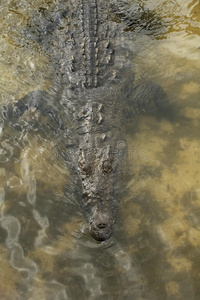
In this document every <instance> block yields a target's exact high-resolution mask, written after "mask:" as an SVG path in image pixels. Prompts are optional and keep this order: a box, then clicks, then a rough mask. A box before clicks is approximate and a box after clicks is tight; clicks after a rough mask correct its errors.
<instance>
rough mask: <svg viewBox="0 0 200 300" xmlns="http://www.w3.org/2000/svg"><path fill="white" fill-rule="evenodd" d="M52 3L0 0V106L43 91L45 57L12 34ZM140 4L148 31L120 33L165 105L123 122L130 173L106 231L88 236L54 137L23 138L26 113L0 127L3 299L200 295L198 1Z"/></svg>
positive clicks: (0, 277)
mask: <svg viewBox="0 0 200 300" xmlns="http://www.w3.org/2000/svg"><path fill="white" fill-rule="evenodd" d="M56 2H58V1H41V0H37V1H34V3H32V2H31V1H23V0H20V1H11V0H7V1H1V7H0V10H1V14H0V21H1V22H0V24H1V39H0V72H1V80H0V89H1V95H0V101H1V104H2V105H7V104H8V103H11V102H15V101H17V100H18V99H20V98H21V97H23V96H24V95H26V94H27V93H28V92H30V91H34V90H38V89H39V90H48V88H49V87H50V85H51V76H50V67H49V64H48V62H49V57H48V54H47V55H45V54H44V52H41V51H40V49H39V47H38V49H37V48H33V49H32V50H30V48H27V47H24V46H23V45H20V43H19V42H18V40H19V38H20V34H21V32H22V31H23V29H24V28H25V26H26V25H27V22H28V20H29V19H30V17H31V16H32V14H33V11H34V10H36V9H39V8H40V9H41V8H48V7H53V6H54V5H55V3H56ZM132 2H133V1H129V6H130V8H129V9H130V11H131V10H133V9H134V5H133V3H132ZM139 4H141V5H144V6H145V9H146V11H149V10H150V11H152V15H151V17H150V19H149V20H148V21H147V24H148V26H146V27H145V26H143V25H141V24H140V25H138V26H137V24H136V25H135V24H134V26H132V25H131V26H132V27H131V26H130V28H129V30H132V32H133V34H135V35H136V37H137V39H136V40H137V43H136V45H135V49H134V53H135V57H134V65H135V69H136V73H137V74H139V73H140V72H141V71H142V72H144V73H146V74H147V76H149V78H151V79H152V80H154V81H156V82H157V83H158V84H160V85H161V86H162V87H163V88H164V90H165V91H166V93H167V95H168V98H169V102H170V104H171V105H172V108H173V111H172V113H171V114H170V115H169V114H166V115H164V116H163V115H162V116H161V115H160V114H159V113H157V114H156V113H153V114H147V113H143V114H142V115H141V116H139V117H137V119H134V120H129V126H128V130H127V141H128V149H129V150H128V155H127V159H128V165H129V168H128V169H127V174H128V178H127V180H126V186H125V192H124V195H122V199H121V202H120V205H119V216H118V219H117V223H116V232H115V234H114V236H113V237H112V238H111V239H110V240H109V241H107V242H104V243H96V242H95V241H94V240H93V239H92V238H91V237H90V235H89V233H88V230H87V224H86V222H85V220H84V218H83V216H82V214H81V209H80V207H79V204H78V200H77V197H76V194H75V193H74V191H73V188H72V186H71V178H70V174H69V170H68V169H67V168H66V167H65V163H64V161H63V158H62V157H61V156H60V155H59V152H58V150H57V149H59V147H61V150H62V146H61V145H60V144H59V139H58V140H55V139H54V138H53V137H52V138H51V132H50V131H45V132H41V133H40V134H38V133H37V128H35V130H34V129H33V130H32V131H31V132H29V133H26V130H25V128H27V126H30V124H31V118H33V117H34V116H35V115H34V113H33V116H32V115H31V114H28V116H25V117H23V118H22V120H20V121H19V125H21V126H22V128H24V130H22V131H19V132H18V134H17V133H16V131H14V130H13V128H12V126H10V127H9V126H7V128H6V129H4V132H3V133H2V132H1V150H0V151H1V153H0V162H1V165H0V222H1V227H0V242H1V243H0V262H1V272H0V298H1V299H2V300H11V299H12V300H24V299H26V300H27V299H29V300H37V299H40V300H41V299H42V300H46V299H48V300H51V299H52V300H53V299H55V300H61V299H70V300H71V299H72V300H73V299H75V300H78V299H81V300H84V299H91V300H92V299H95V300H100V299H108V300H112V299H119V300H122V299H124V300H125V299H126V300H129V299H130V300H132V299H138V300H141V299H144V300H147V299H148V300H151V299H152V300H156V299H158V300H160V299H168V300H179V299H180V300H184V299H190V300H192V299H199V298H200V288H199V280H200V266H199V256H200V252H199V246H200V233H199V230H200V173H199V172H200V171H199V170H200V140H199V129H200V128H199V127H200V104H199V95H200V84H199V82H200V72H199V69H200V63H199V60H200V29H199V25H200V24H199V22H200V4H199V2H198V1H189V0H184V1H183V0H182V1H179V0H176V1H164V0H152V1H141V2H138V5H139ZM155 16H156V17H155ZM120 17H123V16H120ZM118 21H119V20H118ZM131 24H132V23H131ZM142 24H144V23H142ZM49 137H50V138H49ZM60 140H61V138H60Z"/></svg>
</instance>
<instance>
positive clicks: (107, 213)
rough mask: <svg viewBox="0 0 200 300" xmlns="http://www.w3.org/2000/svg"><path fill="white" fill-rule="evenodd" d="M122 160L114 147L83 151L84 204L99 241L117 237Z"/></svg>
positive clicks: (81, 162)
mask: <svg viewBox="0 0 200 300" xmlns="http://www.w3.org/2000/svg"><path fill="white" fill-rule="evenodd" d="M117 165H118V157H117V155H116V153H114V152H113V151H112V149H111V146H110V145H107V146H105V147H102V148H98V149H97V148H93V149H91V148H90V149H81V150H80V155H79V174H80V177H81V180H82V189H83V202H84V211H85V212H86V218H87V220H88V223H89V230H90V233H91V235H92V237H93V238H94V239H95V240H97V241H104V240H107V239H108V238H110V237H111V235H112V233H113V226H114V218H115V212H116V204H115V203H116V197H117V184H116V183H117V182H118V180H117V178H116V177H117V174H118V172H117V170H116V169H117Z"/></svg>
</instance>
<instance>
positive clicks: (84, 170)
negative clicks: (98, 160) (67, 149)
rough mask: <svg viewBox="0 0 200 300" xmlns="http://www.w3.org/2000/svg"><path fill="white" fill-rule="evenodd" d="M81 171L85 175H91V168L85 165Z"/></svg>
mask: <svg viewBox="0 0 200 300" xmlns="http://www.w3.org/2000/svg"><path fill="white" fill-rule="evenodd" d="M82 170H83V172H84V173H85V174H86V175H89V174H90V173H91V166H90V165H89V164H86V165H84V166H83V167H82Z"/></svg>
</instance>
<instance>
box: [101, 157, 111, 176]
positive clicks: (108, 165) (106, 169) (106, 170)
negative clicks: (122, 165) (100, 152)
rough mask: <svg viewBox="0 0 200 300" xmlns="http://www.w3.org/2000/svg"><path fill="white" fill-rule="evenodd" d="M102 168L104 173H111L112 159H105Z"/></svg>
mask: <svg viewBox="0 0 200 300" xmlns="http://www.w3.org/2000/svg"><path fill="white" fill-rule="evenodd" d="M102 169H103V171H104V173H109V172H110V171H111V169H112V161H111V160H108V159H107V160H104V161H103V164H102Z"/></svg>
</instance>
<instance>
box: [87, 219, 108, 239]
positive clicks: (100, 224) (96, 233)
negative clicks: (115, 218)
mask: <svg viewBox="0 0 200 300" xmlns="http://www.w3.org/2000/svg"><path fill="white" fill-rule="evenodd" d="M90 234H91V236H92V237H93V238H94V239H95V240H97V241H105V240H107V239H109V238H110V237H111V235H112V234H113V226H112V223H111V222H109V221H108V220H94V221H93V222H91V223H90Z"/></svg>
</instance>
